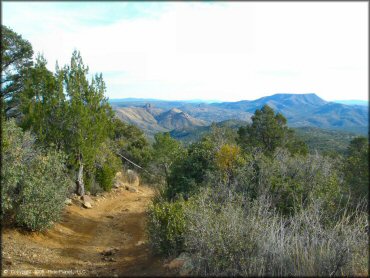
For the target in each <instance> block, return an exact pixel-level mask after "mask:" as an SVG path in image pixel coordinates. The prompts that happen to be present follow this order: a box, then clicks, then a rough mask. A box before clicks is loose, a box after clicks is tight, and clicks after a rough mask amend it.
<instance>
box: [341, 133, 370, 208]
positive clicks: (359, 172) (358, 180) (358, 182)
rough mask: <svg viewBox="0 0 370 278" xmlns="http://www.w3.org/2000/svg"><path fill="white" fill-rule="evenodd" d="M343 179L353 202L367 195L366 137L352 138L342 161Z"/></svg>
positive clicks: (367, 145)
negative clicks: (345, 156)
mask: <svg viewBox="0 0 370 278" xmlns="http://www.w3.org/2000/svg"><path fill="white" fill-rule="evenodd" d="M344 174H345V179H346V181H347V183H348V185H349V188H350V191H351V192H352V194H353V197H354V198H355V202H357V201H358V200H360V199H362V198H366V199H368V196H369V142H368V139H367V138H366V137H362V136H361V137H357V138H355V139H353V140H352V141H351V143H350V145H349V147H348V150H347V158H346V160H345V163H344Z"/></svg>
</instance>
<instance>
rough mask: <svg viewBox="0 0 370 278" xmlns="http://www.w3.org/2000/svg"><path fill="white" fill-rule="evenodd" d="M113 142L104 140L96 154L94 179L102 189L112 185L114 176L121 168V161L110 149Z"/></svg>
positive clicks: (107, 189)
mask: <svg viewBox="0 0 370 278" xmlns="http://www.w3.org/2000/svg"><path fill="white" fill-rule="evenodd" d="M112 144H113V142H111V141H106V142H104V143H103V144H102V145H101V146H100V148H99V152H98V155H97V160H96V164H97V165H98V166H97V169H96V171H95V181H96V182H98V183H99V185H100V187H101V188H102V189H103V190H104V191H110V190H111V189H112V186H113V182H114V177H115V175H116V173H117V172H118V171H120V170H121V169H122V162H121V160H120V158H118V157H117V156H116V155H115V154H114V152H113V150H112V149H111V146H112ZM95 188H96V186H95Z"/></svg>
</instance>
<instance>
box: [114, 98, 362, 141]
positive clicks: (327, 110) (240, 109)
mask: <svg viewBox="0 0 370 278" xmlns="http://www.w3.org/2000/svg"><path fill="white" fill-rule="evenodd" d="M111 104H112V106H113V108H114V109H115V110H116V111H117V116H118V117H119V118H121V119H122V120H124V121H126V122H129V123H132V124H136V125H138V126H139V127H140V128H142V129H143V130H144V131H145V132H146V133H147V134H151V135H152V134H154V133H155V132H163V131H173V130H175V131H176V132H177V133H179V134H180V132H182V133H183V134H184V133H186V132H187V130H192V129H194V128H196V127H199V126H200V127H202V126H206V125H210V124H211V123H212V122H223V121H227V120H239V121H246V122H250V121H251V116H252V115H253V113H254V112H255V110H256V109H260V108H261V107H262V106H263V105H265V104H267V105H269V106H271V107H272V108H273V109H274V110H275V111H276V112H280V113H282V114H283V115H284V116H285V117H286V118H287V120H288V125H289V126H290V127H316V128H322V129H328V130H340V131H346V132H354V133H357V134H362V135H367V134H368V126H369V123H368V122H369V115H368V106H360V105H346V104H341V103H336V102H328V101H325V100H323V99H321V98H320V97H319V96H317V95H316V94H275V95H271V96H266V97H262V98H259V99H256V100H242V101H237V102H218V103H201V102H194V101H165V100H151V99H129V100H127V101H125V100H111ZM179 111H180V112H179ZM184 130H185V131H184ZM176 132H174V133H176Z"/></svg>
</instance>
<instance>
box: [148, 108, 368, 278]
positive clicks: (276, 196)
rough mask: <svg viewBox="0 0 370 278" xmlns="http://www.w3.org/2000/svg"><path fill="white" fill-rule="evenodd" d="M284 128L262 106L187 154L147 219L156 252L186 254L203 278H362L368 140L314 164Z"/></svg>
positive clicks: (314, 155)
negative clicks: (236, 126)
mask: <svg viewBox="0 0 370 278" xmlns="http://www.w3.org/2000/svg"><path fill="white" fill-rule="evenodd" d="M286 124H287V122H286V119H285V117H284V116H283V115H281V114H275V112H274V111H273V109H271V108H270V107H268V106H265V107H263V109H262V110H257V111H256V113H255V115H254V116H253V117H252V123H251V124H250V125H247V126H246V127H241V128H240V129H239V131H238V132H236V131H235V129H231V128H228V127H218V126H217V125H214V126H213V127H212V129H211V132H209V133H206V134H205V135H204V136H203V138H202V139H201V140H199V141H198V142H195V143H192V144H190V145H189V146H188V147H187V148H186V154H185V155H182V156H181V158H179V159H177V160H176V159H175V160H174V161H173V163H172V166H171V167H170V172H171V175H170V178H169V180H168V183H167V184H164V185H163V186H164V188H163V190H161V191H160V192H159V193H158V196H157V197H156V198H155V201H154V203H153V206H151V207H150V208H149V210H148V215H149V220H148V229H149V233H150V235H151V236H150V237H149V238H150V241H151V244H152V247H153V249H154V250H155V251H156V252H159V253H162V254H167V255H168V254H171V255H173V254H179V253H181V252H185V254H188V256H190V258H191V261H192V265H193V269H192V274H193V275H201V276H215V275H225V276H229V275H230V276H233V275H242V276H257V275H259V276H260V275H261V276H268V275H273V276H275V275H277V276H290V275H293V276H302V275H310V276H323V275H324V276H330V275H331V276H336V275H355V274H359V273H365V271H366V269H367V258H368V254H367V234H366V232H365V230H366V229H365V227H366V225H367V220H366V219H367V214H366V200H367V199H366V194H365V193H367V192H365V191H366V190H365V188H367V186H368V164H367V163H365V162H366V161H367V160H366V159H365V157H367V151H368V142H367V139H366V138H358V139H355V140H354V141H352V143H351V146H350V147H349V149H348V151H347V152H346V156H336V157H331V156H323V155H320V154H319V153H312V154H310V153H308V148H307V145H306V144H305V143H303V141H300V139H298V138H297V136H296V135H295V133H294V131H293V130H291V129H289V128H287V126H286ZM272 131H273V132H272ZM354 165H356V167H357V168H355V167H354V169H356V172H357V173H359V175H356V176H355V175H351V174H350V173H349V172H350V171H349V169H351V167H353V166H354ZM343 167H344V168H343ZM343 169H346V170H343ZM366 175H367V176H366ZM355 183H356V186H354V184H355ZM365 185H366V187H365ZM360 188H361V189H360ZM171 214H172V215H171ZM169 219H171V220H172V221H169ZM180 223H181V224H180ZM172 225H173V226H172ZM169 227H171V228H169ZM174 227H176V228H174ZM175 238H176V240H175V241H174V239H175ZM170 239H171V240H170ZM174 242H176V244H175V243H174Z"/></svg>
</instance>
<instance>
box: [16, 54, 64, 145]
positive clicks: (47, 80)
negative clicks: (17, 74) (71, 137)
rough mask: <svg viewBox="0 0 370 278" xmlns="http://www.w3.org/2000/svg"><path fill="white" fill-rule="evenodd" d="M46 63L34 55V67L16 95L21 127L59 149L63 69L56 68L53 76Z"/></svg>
mask: <svg viewBox="0 0 370 278" xmlns="http://www.w3.org/2000/svg"><path fill="white" fill-rule="evenodd" d="M46 64H47V62H46V60H45V58H44V57H42V56H38V57H37V59H36V63H35V66H34V67H33V68H31V69H29V71H28V76H27V79H26V80H25V84H24V89H23V91H22V92H21V94H20V112H21V113H22V117H21V126H22V127H23V128H24V129H30V130H31V131H32V132H33V133H34V134H35V135H36V136H37V140H38V141H39V142H40V143H41V144H43V145H45V146H49V145H56V146H57V148H58V149H60V148H61V147H62V145H63V138H64V133H63V130H64V128H65V127H64V117H65V113H66V111H65V110H66V107H65V95H64V93H63V72H62V71H61V70H59V68H58V67H57V69H56V74H55V75H54V74H53V73H52V72H50V71H49V70H48V69H47V68H46Z"/></svg>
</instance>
